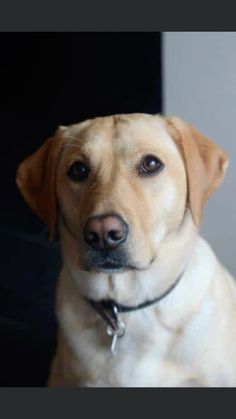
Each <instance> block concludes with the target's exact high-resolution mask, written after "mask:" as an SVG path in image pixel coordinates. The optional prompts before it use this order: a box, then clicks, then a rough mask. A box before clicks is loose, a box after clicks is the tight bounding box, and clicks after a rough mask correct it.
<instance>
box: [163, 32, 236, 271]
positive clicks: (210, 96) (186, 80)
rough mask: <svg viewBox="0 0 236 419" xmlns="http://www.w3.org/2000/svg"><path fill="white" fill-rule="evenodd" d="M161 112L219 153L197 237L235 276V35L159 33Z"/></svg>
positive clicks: (229, 33) (232, 33)
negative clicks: (220, 170)
mask: <svg viewBox="0 0 236 419" xmlns="http://www.w3.org/2000/svg"><path fill="white" fill-rule="evenodd" d="M163 76H164V91H163V93H164V94H163V96H164V113H165V114H166V115H173V114H175V115H178V116H180V117H182V118H183V119H185V120H186V121H188V122H190V123H192V124H193V125H195V126H196V127H197V128H198V129H199V130H200V131H201V132H202V133H203V134H205V135H206V136H208V137H209V138H211V139H213V140H214V141H215V142H216V143H218V144H219V145H220V146H221V147H222V148H224V149H225V151H226V152H227V154H228V155H229V158H230V165H229V168H228V171H227V174H226V178H225V180H224V182H223V184H222V185H221V186H220V188H219V189H218V190H217V191H216V192H215V194H214V195H213V196H212V197H211V198H210V199H209V201H208V203H207V204H206V206H205V213H204V219H203V224H202V230H201V233H202V235H203V236H204V237H205V238H207V240H208V241H209V242H210V243H211V245H212V247H213V249H214V250H215V251H216V253H217V255H218V257H219V259H220V260H221V262H222V263H224V264H225V265H226V266H227V268H228V270H229V271H231V272H232V273H233V274H234V275H235V276H236V252H235V247H236V225H235V214H236V33H235V32H164V33H163Z"/></svg>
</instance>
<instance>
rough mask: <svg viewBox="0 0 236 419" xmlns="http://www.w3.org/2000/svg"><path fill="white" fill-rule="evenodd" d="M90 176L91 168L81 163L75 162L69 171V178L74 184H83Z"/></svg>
mask: <svg viewBox="0 0 236 419" xmlns="http://www.w3.org/2000/svg"><path fill="white" fill-rule="evenodd" d="M88 175H89V168H88V166H86V165H85V164H84V163H82V162H81V161H76V162H74V163H73V164H72V165H71V166H70V168H69V170H68V171H67V176H68V178H69V179H70V180H72V181H73V182H83V181H84V180H85V179H87V177H88Z"/></svg>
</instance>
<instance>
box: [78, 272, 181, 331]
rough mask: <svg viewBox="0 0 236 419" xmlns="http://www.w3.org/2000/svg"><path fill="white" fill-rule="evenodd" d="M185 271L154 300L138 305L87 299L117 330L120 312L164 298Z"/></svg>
mask: <svg viewBox="0 0 236 419" xmlns="http://www.w3.org/2000/svg"><path fill="white" fill-rule="evenodd" d="M182 275H183V273H182V274H181V275H180V276H179V277H178V278H177V279H176V281H175V282H174V283H173V284H172V285H171V286H170V287H169V288H168V289H167V290H166V291H164V292H163V294H161V295H159V296H158V297H156V298H154V299H153V300H147V301H145V302H144V303H141V304H138V305H136V306H125V305H123V304H119V303H117V302H116V301H114V300H100V301H94V300H91V299H89V298H86V297H85V299H86V300H87V301H88V302H89V303H90V304H91V306H92V307H93V308H94V309H95V310H96V311H97V312H98V314H100V316H101V317H102V318H103V319H104V320H105V322H106V323H107V325H109V326H110V327H111V328H112V330H113V331H116V330H117V328H118V316H117V315H118V313H127V312H129V311H135V310H140V309H142V308H146V307H149V306H151V305H153V304H156V303H158V302H159V301H161V300H163V298H165V297H166V296H167V295H168V294H170V292H171V291H172V290H173V289H174V288H175V287H176V285H177V284H178V283H179V281H180V279H181V277H182Z"/></svg>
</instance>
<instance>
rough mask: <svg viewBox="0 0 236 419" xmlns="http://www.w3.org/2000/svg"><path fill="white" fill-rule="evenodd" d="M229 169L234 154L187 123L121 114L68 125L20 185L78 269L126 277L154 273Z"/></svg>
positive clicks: (32, 162) (22, 171) (27, 166)
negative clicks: (168, 242)
mask: <svg viewBox="0 0 236 419" xmlns="http://www.w3.org/2000/svg"><path fill="white" fill-rule="evenodd" d="M225 168H226V156H225V154H224V153H223V152H222V151H221V150H220V149H219V148H218V147H217V146H216V145H214V144H213V143H212V142H211V141H209V140H207V139H205V138H204V137H203V136H202V135H201V134H199V133H198V132H197V131H196V130H194V129H193V128H192V127H190V126H189V125H187V124H185V123H184V122H183V121H181V120H179V119H178V118H170V119H164V118H161V117H158V116H151V115H144V114H133V115H116V116H111V117H104V118H95V119H92V120H88V121H85V122H83V123H80V124H76V125H72V126H70V127H68V128H66V127H62V128H60V129H59V130H58V131H57V133H56V134H55V137H54V138H52V139H50V140H48V142H47V143H46V144H45V145H44V146H42V147H41V149H40V150H39V151H38V152H36V153H35V154H34V155H33V156H31V157H29V158H28V159H27V160H26V161H25V162H23V163H22V165H21V166H20V168H19V171H18V176H17V182H18V186H19V187H20V189H21V191H22V193H23V195H24V196H25V198H26V200H27V202H28V203H29V204H30V205H31V207H32V208H33V209H34V210H35V211H36V213H37V214H38V215H39V216H41V218H43V219H44V220H45V222H47V223H48V225H49V226H50V229H51V231H52V233H53V232H54V231H55V226H56V224H57V225H58V224H59V225H60V229H61V231H63V232H64V233H63V234H64V235H65V236H67V239H66V240H67V242H68V241H69V242H70V249H71V251H70V255H68V257H71V259H73V264H76V265H77V266H78V268H80V269H82V270H86V271H99V272H122V271H124V270H146V269H148V268H149V266H150V265H151V264H152V263H153V261H154V260H155V259H156V258H157V257H158V252H159V248H160V245H161V243H162V242H163V241H164V240H165V239H166V237H168V236H169V235H170V234H172V233H173V232H174V231H176V230H178V228H180V226H181V223H182V222H183V220H184V217H185V214H186V211H188V209H189V210H190V211H191V214H192V219H193V222H194V223H195V224H196V225H198V224H199V221H200V217H201V210H202V204H203V202H204V201H205V199H206V198H207V197H208V195H209V194H210V193H212V191H213V190H214V189H215V188H216V186H217V185H218V184H219V182H220V181H221V179H222V178H223V174H224V171H225Z"/></svg>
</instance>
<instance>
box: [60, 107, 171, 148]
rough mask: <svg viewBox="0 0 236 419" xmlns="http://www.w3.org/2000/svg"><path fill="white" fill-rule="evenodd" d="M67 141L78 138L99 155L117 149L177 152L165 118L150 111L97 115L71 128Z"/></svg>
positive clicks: (82, 143)
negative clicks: (107, 115) (150, 113)
mask: <svg viewBox="0 0 236 419" xmlns="http://www.w3.org/2000/svg"><path fill="white" fill-rule="evenodd" d="M66 138H67V139H68V140H70V141H71V140H72V141H75V142H76V140H78V142H79V144H80V148H81V151H83V152H85V153H88V154H91V153H92V154H93V153H95V154H97V153H99V152H101V151H104V152H108V153H109V151H110V152H111V151H113V152H114V151H115V152H116V153H119V154H120V155H127V154H132V153H134V152H136V151H137V150H142V149H145V148H146V149H148V148H149V147H150V148H152V149H153V151H154V150H155V148H156V149H157V150H158V149H159V150H163V151H166V152H170V153H174V154H176V153H178V151H177V147H176V145H175V143H174V141H173V140H172V138H171V137H170V135H169V134H168V132H167V131H166V128H165V124H164V121H163V118H161V117H159V116H154V115H148V114H127V115H114V116H109V117H100V118H94V119H91V120H87V121H84V122H82V123H80V124H75V125H72V126H70V127H68V129H67V131H66Z"/></svg>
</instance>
